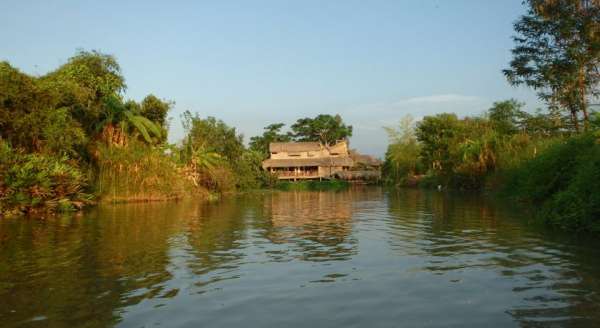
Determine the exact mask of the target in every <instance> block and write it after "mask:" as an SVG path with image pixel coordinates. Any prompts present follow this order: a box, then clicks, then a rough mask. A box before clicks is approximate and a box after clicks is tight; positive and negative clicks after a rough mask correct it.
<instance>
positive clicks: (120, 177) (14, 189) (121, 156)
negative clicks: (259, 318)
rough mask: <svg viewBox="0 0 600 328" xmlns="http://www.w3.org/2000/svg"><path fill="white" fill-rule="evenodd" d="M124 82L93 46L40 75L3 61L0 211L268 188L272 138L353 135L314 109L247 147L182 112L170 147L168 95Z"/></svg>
mask: <svg viewBox="0 0 600 328" xmlns="http://www.w3.org/2000/svg"><path fill="white" fill-rule="evenodd" d="M125 89H126V85H125V79H124V77H123V76H122V74H121V70H120V67H119V64H118V63H117V61H116V59H115V58H114V57H112V56H110V55H106V54H103V53H99V52H96V51H91V52H88V51H80V52H78V53H76V54H75V56H73V57H72V58H70V59H69V60H68V61H67V63H65V64H64V65H62V66H60V67H59V68H58V69H56V70H54V71H52V72H49V73H48V74H46V75H43V76H39V77H37V76H30V75H27V74H25V73H22V72H20V71H19V70H18V69H16V68H14V67H12V66H11V65H10V64H9V63H7V62H1V63H0V155H1V156H0V213H2V214H1V215H7V214H10V215H12V214H20V213H27V212H32V211H48V210H49V211H54V210H74V209H78V208H81V207H83V206H84V205H86V204H89V203H92V202H95V201H98V200H101V201H111V202H121V201H150V200H166V199H178V198H182V197H184V196H186V195H198V196H202V197H205V196H207V195H209V194H210V193H229V192H233V191H238V190H248V189H257V188H264V187H272V186H274V185H275V184H276V179H275V178H274V177H273V176H271V175H270V174H269V173H267V172H266V171H264V170H263V169H262V167H261V165H262V161H263V160H264V159H265V158H266V157H268V154H269V151H268V146H269V143H270V142H274V141H291V140H304V141H322V142H323V143H326V144H329V143H333V142H335V141H336V140H338V139H343V138H347V137H349V136H351V134H352V127H351V126H346V125H345V124H344V123H343V121H342V119H341V117H339V116H331V115H319V116H317V117H316V118H314V119H311V118H303V119H299V120H298V122H296V123H295V124H294V125H292V131H291V132H288V133H286V134H283V133H281V132H280V130H281V128H282V127H283V124H281V123H278V124H272V125H270V126H268V127H267V128H265V133H264V134H263V135H262V136H257V137H254V138H252V139H251V142H250V147H246V146H245V145H244V142H243V136H242V135H241V134H238V133H237V131H236V129H235V128H233V127H230V126H228V125H227V124H226V123H224V122H223V121H221V120H218V119H216V118H214V117H206V118H202V117H200V116H199V115H198V114H192V113H190V112H186V113H184V114H183V117H182V119H183V125H184V128H185V130H186V133H187V134H186V137H185V138H184V140H183V141H182V142H181V143H180V144H178V145H170V144H168V143H167V132H168V128H169V127H168V113H169V111H170V109H171V108H172V106H173V102H171V101H166V100H162V99H160V98H158V97H156V96H154V95H148V96H147V97H145V98H144V99H143V100H142V101H140V102H136V101H134V100H127V99H125V98H124V91H125Z"/></svg>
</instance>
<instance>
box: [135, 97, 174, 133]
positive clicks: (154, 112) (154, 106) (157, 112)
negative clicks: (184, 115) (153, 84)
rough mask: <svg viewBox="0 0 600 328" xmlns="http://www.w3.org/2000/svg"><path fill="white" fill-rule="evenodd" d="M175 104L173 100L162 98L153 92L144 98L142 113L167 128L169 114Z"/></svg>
mask: <svg viewBox="0 0 600 328" xmlns="http://www.w3.org/2000/svg"><path fill="white" fill-rule="evenodd" d="M172 106H173V102H171V101H166V100H160V99H159V98H158V97H156V96H155V95H153V94H150V95H148V96H146V98H144V100H142V103H141V106H140V114H141V115H142V116H144V117H146V118H147V119H149V120H150V121H152V122H154V123H156V124H158V125H159V126H161V127H163V128H165V127H166V124H167V114H168V113H169V110H170V109H171V107H172Z"/></svg>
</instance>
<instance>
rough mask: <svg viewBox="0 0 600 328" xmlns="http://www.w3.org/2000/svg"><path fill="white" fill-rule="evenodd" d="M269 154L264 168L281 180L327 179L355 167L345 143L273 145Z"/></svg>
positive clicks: (279, 143) (285, 143)
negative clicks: (329, 144) (330, 144)
mask: <svg viewBox="0 0 600 328" xmlns="http://www.w3.org/2000/svg"><path fill="white" fill-rule="evenodd" d="M269 152H270V158H269V159H266V160H265V161H263V168H264V169H265V170H268V171H269V172H271V173H273V174H276V175H277V177H278V178H279V179H280V180H294V181H295V180H301V179H329V178H331V177H333V176H334V174H335V173H337V172H342V171H347V170H349V169H350V168H351V167H352V166H353V165H354V161H352V158H351V157H350V153H349V152H348V143H347V142H346V141H339V142H337V143H336V144H335V145H332V146H326V145H323V144H321V143H320V142H273V143H271V144H270V145H269Z"/></svg>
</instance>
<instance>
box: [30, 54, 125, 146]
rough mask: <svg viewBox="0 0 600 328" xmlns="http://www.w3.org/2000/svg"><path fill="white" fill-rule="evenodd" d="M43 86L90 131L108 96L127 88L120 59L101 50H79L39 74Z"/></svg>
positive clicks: (92, 129) (97, 119)
mask: <svg viewBox="0 0 600 328" xmlns="http://www.w3.org/2000/svg"><path fill="white" fill-rule="evenodd" d="M40 85H41V86H42V88H44V89H46V90H49V92H52V93H53V94H54V95H55V97H56V107H67V108H69V110H70V112H71V115H72V116H73V117H74V118H75V119H76V120H77V121H79V123H80V124H81V126H82V127H83V128H84V129H85V131H86V132H87V133H88V134H93V133H94V129H95V127H96V125H97V123H98V122H99V121H100V120H101V116H102V115H103V114H104V113H103V111H104V109H105V100H106V98H107V97H114V96H118V95H120V94H121V93H122V92H123V91H124V90H125V88H126V85H125V79H124V78H123V76H122V75H121V68H120V66H119V64H118V63H117V60H116V59H115V58H114V57H113V56H111V55H106V54H103V53H100V52H98V51H83V50H82V51H79V52H78V53H77V54H75V56H73V57H71V58H70V59H69V60H68V61H67V63H66V64H64V65H62V66H61V67H59V68H58V69H57V70H55V71H53V72H51V73H49V74H47V75H45V76H43V77H41V78H40Z"/></svg>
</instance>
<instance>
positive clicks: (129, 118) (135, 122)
mask: <svg viewBox="0 0 600 328" xmlns="http://www.w3.org/2000/svg"><path fill="white" fill-rule="evenodd" d="M133 109H135V106H132V105H131V103H129V106H127V105H126V104H123V102H122V101H121V99H120V98H118V97H116V96H108V97H106V98H105V99H104V110H103V113H102V117H101V118H102V120H101V121H100V122H99V123H98V124H97V127H96V129H97V131H101V132H100V136H101V138H102V139H103V140H104V141H105V142H106V143H107V144H108V145H118V146H124V145H126V144H127V137H128V135H129V134H133V135H136V134H139V135H141V136H142V138H143V140H144V141H146V142H147V143H153V142H154V141H155V140H161V139H162V135H163V132H162V130H161V128H160V127H159V126H158V125H157V124H155V123H154V122H152V121H150V120H149V119H148V118H146V117H144V116H142V115H140V114H139V113H137V112H134V111H133Z"/></svg>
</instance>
